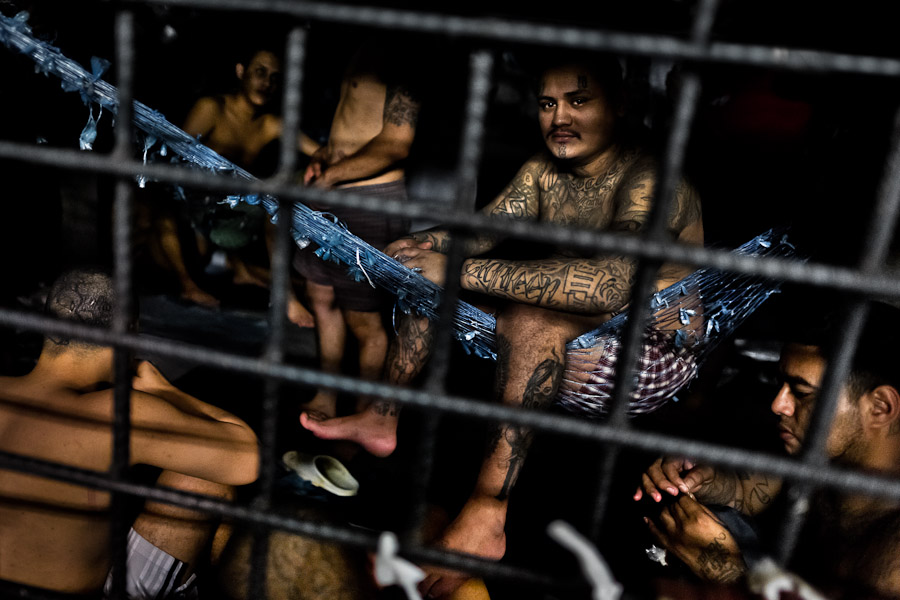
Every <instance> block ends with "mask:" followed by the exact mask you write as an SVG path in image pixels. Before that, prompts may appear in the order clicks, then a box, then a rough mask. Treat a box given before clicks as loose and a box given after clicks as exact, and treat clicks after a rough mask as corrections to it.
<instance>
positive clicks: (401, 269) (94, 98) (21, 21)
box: [0, 12, 794, 415]
mask: <svg viewBox="0 0 900 600" xmlns="http://www.w3.org/2000/svg"><path fill="white" fill-rule="evenodd" d="M27 21H28V14H27V13H24V12H23V13H19V14H18V15H16V16H15V17H14V18H9V17H6V16H4V15H0V42H2V43H3V44H4V45H6V46H7V47H9V48H11V49H13V50H16V51H18V52H20V53H22V54H25V55H27V56H29V57H30V58H31V59H32V60H33V61H34V63H35V71H36V72H38V73H43V74H44V75H45V76H49V75H51V74H52V75H54V76H56V77H59V78H60V80H61V82H62V83H61V85H62V88H63V90H66V91H77V92H78V93H79V94H80V96H81V99H82V101H83V102H84V103H85V104H86V105H88V107H89V108H90V114H89V117H88V122H87V124H86V125H85V128H84V130H83V132H82V134H81V137H80V140H79V145H80V147H81V149H83V150H90V149H91V148H92V145H93V142H94V139H95V138H96V135H97V121H98V120H99V119H100V117H101V116H102V114H103V110H104V109H106V110H109V111H110V112H112V113H113V114H116V113H117V110H118V106H119V104H118V91H117V90H116V88H115V87H114V86H112V85H110V84H109V83H107V82H106V81H104V80H103V79H101V76H102V75H103V73H104V71H105V70H106V69H107V68H108V66H109V62H108V61H105V60H102V59H98V58H96V57H95V58H92V59H91V71H90V72H88V71H87V70H86V69H84V68H83V67H82V66H81V65H79V64H78V63H76V62H75V61H73V60H71V59H69V58H67V57H66V56H64V55H63V54H62V53H61V52H60V51H59V49H58V48H55V47H54V46H51V45H50V44H48V43H46V42H44V41H41V40H38V39H36V38H34V37H33V36H32V35H31V29H30V28H29V26H28V23H27ZM94 104H96V105H98V115H97V117H96V118H95V117H94V110H93V105H94ZM134 125H135V126H136V127H137V128H138V129H140V130H141V131H142V132H143V133H144V136H145V137H144V143H143V156H144V162H145V163H146V161H147V158H148V154H149V153H151V150H152V149H153V148H154V147H155V146H156V145H157V144H159V148H158V150H156V151H155V152H154V154H156V155H158V156H163V157H164V156H167V155H168V153H169V151H171V152H172V153H174V154H175V155H177V156H178V157H180V158H181V160H183V161H184V162H185V163H187V164H188V165H189V166H192V167H194V168H200V169H205V170H209V171H212V172H215V173H218V174H225V175H228V176H231V177H237V178H240V179H246V180H255V179H256V178H255V177H253V175H251V174H250V173H249V172H247V171H246V170H244V169H242V168H240V167H239V166H237V165H235V164H234V163H232V162H231V161H229V160H227V159H225V158H223V157H222V156H220V155H219V154H217V153H216V152H214V151H212V150H211V149H210V148H208V147H206V146H204V145H203V144H201V143H199V142H198V141H197V140H196V139H194V138H193V137H191V136H190V135H188V134H187V133H186V132H184V131H182V130H181V129H179V128H178V127H176V126H175V125H173V124H172V123H170V122H168V121H167V120H166V119H165V117H164V116H163V115H162V114H161V113H159V112H157V111H155V110H152V109H151V108H149V107H148V106H146V105H144V104H142V103H140V102H138V101H134ZM172 160H173V161H175V160H177V159H174V158H173V159H172ZM145 183H146V179H145V178H143V177H140V178H138V184H139V185H140V186H141V187H143V185H144V184H145ZM225 201H226V202H228V203H229V204H230V205H231V206H232V207H235V206H237V205H238V203H240V202H246V203H247V204H251V205H256V204H259V205H261V206H262V207H263V208H264V209H265V210H266V212H268V213H269V215H270V216H271V219H272V222H276V221H277V218H278V202H277V201H276V199H275V198H273V197H272V196H268V195H257V194H251V195H243V196H240V195H234V196H228V197H227V198H226V200H225ZM291 233H292V236H293V237H294V240H295V242H296V243H297V245H298V246H300V247H301V248H303V247H306V246H307V245H308V244H309V243H310V241H312V242H315V243H316V244H317V245H318V246H319V248H318V249H317V250H316V254H317V255H318V256H319V257H320V258H321V259H322V260H326V261H327V260H331V261H334V262H337V263H342V264H345V265H347V266H348V274H349V276H350V277H353V278H354V279H355V280H357V281H368V282H369V284H370V285H372V286H373V287H376V286H377V287H380V288H382V289H385V290H388V291H390V292H391V293H393V294H395V295H396V296H397V306H398V307H399V308H400V310H402V311H403V312H405V313H410V312H411V311H415V312H416V313H418V314H420V315H422V316H426V317H428V318H429V319H432V320H434V319H436V318H437V315H438V306H439V305H440V300H441V292H442V289H441V288H440V287H439V286H437V285H435V284H434V283H433V282H431V281H429V280H428V279H426V278H425V277H423V276H421V275H420V274H419V273H417V272H415V271H413V270H411V269H409V268H407V267H405V266H403V265H402V264H400V263H399V262H397V261H396V260H394V259H392V258H390V257H388V256H387V255H386V254H384V253H383V252H381V251H380V250H378V249H376V248H374V247H372V246H371V245H369V244H368V243H366V242H365V241H363V240H361V239H360V238H358V237H356V236H355V235H353V234H352V233H351V232H349V231H347V229H346V227H345V226H344V225H343V224H342V223H340V222H339V221H338V219H336V218H335V217H334V216H332V215H329V214H328V213H321V212H317V211H314V210H312V209H310V208H309V207H307V206H305V205H303V204H301V203H293V205H292V207H291ZM736 252H740V253H742V254H750V255H760V256H763V255H774V256H793V255H794V248H793V246H791V245H790V244H789V243H788V242H787V241H786V239H785V237H784V235H783V234H782V233H779V232H774V231H769V232H766V233H764V234H762V235H760V236H758V237H756V238H754V239H753V240H751V241H750V242H748V243H747V244H744V245H743V246H741V247H740V248H738V249H737V250H736ZM778 288H779V285H778V283H776V282H773V281H769V280H766V279H764V278H762V277H754V276H746V275H738V274H733V273H722V272H719V271H715V270H711V269H701V270H699V271H696V272H695V273H694V274H692V275H690V276H689V277H687V278H686V279H684V280H683V281H681V282H679V283H677V284H675V285H674V286H672V287H670V288H668V289H666V290H663V291H661V292H659V293H657V294H656V295H655V296H654V298H653V306H652V308H653V311H654V312H653V315H652V317H651V319H650V325H649V327H648V331H647V336H646V337H645V344H644V346H645V347H644V349H643V352H642V358H641V360H642V362H641V372H640V373H639V376H638V381H637V388H636V390H635V392H634V394H633V396H632V403H631V412H632V413H641V412H648V411H650V410H654V409H655V408H657V407H658V406H659V405H661V404H662V403H663V402H665V401H666V400H668V399H669V398H671V397H672V396H673V395H674V394H675V393H676V392H677V391H678V389H679V388H680V387H682V386H683V385H685V384H686V383H687V382H688V381H690V379H691V378H692V377H693V376H694V375H695V374H696V371H697V366H698V365H699V364H700V362H701V361H702V360H703V358H704V357H705V356H706V354H707V353H708V351H709V349H711V348H712V347H713V346H714V345H715V343H716V342H718V341H719V340H721V339H723V338H725V337H726V336H727V335H728V334H730V333H731V332H733V331H734V329H736V328H737V326H738V325H740V324H741V323H742V322H743V320H744V319H746V318H747V316H749V315H750V313H752V312H753V311H754V310H755V309H756V308H757V307H758V306H759V305H760V304H761V303H762V302H764V301H765V300H766V298H768V297H769V295H771V294H772V293H774V292H775V291H777V290H778ZM626 319H627V316H626V314H625V313H623V314H621V315H619V316H618V317H616V318H614V319H612V320H610V321H608V322H607V323H605V324H604V325H603V326H602V327H600V328H599V329H597V330H595V331H592V332H589V333H586V334H584V335H582V336H581V337H579V338H577V339H576V340H574V341H572V342H570V343H569V344H568V345H567V359H566V362H567V370H566V381H565V382H564V384H563V386H562V389H561V391H560V395H559V401H560V403H561V404H562V405H563V406H565V407H566V408H568V409H570V410H573V411H576V412H583V413H587V414H591V415H602V414H604V412H605V411H606V405H607V402H608V399H609V391H610V389H611V387H610V386H611V383H610V382H611V377H610V373H612V372H614V365H615V356H616V352H617V349H618V344H619V342H618V332H619V330H620V329H621V327H622V325H623V324H624V322H625V320H626ZM495 325H496V323H495V320H494V317H493V316H491V315H488V314H486V313H484V312H483V311H480V310H479V309H477V308H475V307H474V306H472V305H471V304H468V303H466V302H463V301H458V303H457V307H456V311H455V313H454V315H453V323H452V328H453V332H454V336H455V337H456V338H457V339H458V340H459V341H460V342H461V344H462V345H463V348H464V349H465V350H466V352H467V353H469V354H474V355H476V356H479V357H482V358H490V359H496V351H495V349H496V345H495V339H494V329H495ZM673 357H675V358H673ZM676 359H677V361H681V362H680V363H679V364H681V366H675V367H673V366H672V365H674V364H676V362H677V361H676ZM673 361H675V362H673Z"/></svg>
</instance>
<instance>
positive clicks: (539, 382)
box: [490, 348, 563, 501]
mask: <svg viewBox="0 0 900 600" xmlns="http://www.w3.org/2000/svg"><path fill="white" fill-rule="evenodd" d="M550 354H551V356H550V357H549V358H546V359H544V360H543V361H541V363H540V364H539V365H538V366H537V368H536V369H535V370H534V372H533V373H532V374H531V377H529V379H528V382H527V383H526V384H525V392H524V393H523V395H522V406H523V407H524V408H537V409H542V408H544V407H545V406H547V405H549V404H550V402H552V401H553V398H554V397H555V396H556V390H557V388H558V387H559V382H560V379H561V378H562V373H563V359H562V358H561V357H560V355H559V352H557V350H556V349H555V348H553V349H551V350H550ZM531 438H532V432H531V430H530V429H529V428H527V427H516V426H512V425H500V426H499V427H498V428H497V430H496V431H495V433H494V435H493V436H492V440H491V449H490V450H491V452H495V451H496V450H497V449H498V447H499V445H500V441H501V440H503V441H505V442H506V444H507V446H509V456H508V457H504V458H503V459H501V461H500V464H499V466H500V467H501V469H504V468H505V469H506V478H505V479H504V481H503V486H502V488H501V489H500V492H499V493H498V494H497V495H496V496H495V497H496V499H497V500H500V501H503V500H506V499H507V498H509V493H510V491H511V490H512V488H513V486H514V485H515V484H516V480H517V479H518V478H519V472H520V471H521V470H522V465H523V464H524V463H525V456H526V455H527V454H528V447H529V446H530V445H531Z"/></svg>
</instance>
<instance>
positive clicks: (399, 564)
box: [375, 531, 425, 600]
mask: <svg viewBox="0 0 900 600" xmlns="http://www.w3.org/2000/svg"><path fill="white" fill-rule="evenodd" d="M399 548H400V543H399V542H398V541H397V536H396V535H394V533H393V532H391V531H384V532H382V534H381V537H380V538H378V553H377V554H376V555H375V581H377V582H378V584H379V585H383V586H388V585H399V586H400V587H401V588H402V589H403V591H404V592H405V593H406V597H407V598H409V600H422V596H420V595H419V590H418V589H416V586H418V585H419V583H420V582H421V581H422V580H423V579H425V571H423V570H422V569H420V568H419V567H417V566H416V565H414V564H412V563H411V562H409V561H408V560H406V559H405V558H400V557H399V556H397V550H398V549H399Z"/></svg>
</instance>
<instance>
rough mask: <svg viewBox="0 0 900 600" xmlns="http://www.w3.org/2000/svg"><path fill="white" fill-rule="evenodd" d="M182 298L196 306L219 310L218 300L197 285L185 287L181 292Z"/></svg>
mask: <svg viewBox="0 0 900 600" xmlns="http://www.w3.org/2000/svg"><path fill="white" fill-rule="evenodd" d="M181 297H182V298H184V299H185V300H189V301H191V302H193V303H195V304H199V305H201V306H206V307H208V308H218V306H219V300H218V298H216V297H215V296H213V295H212V294H208V293H207V292H204V291H203V290H201V289H200V288H199V287H197V286H196V285H194V286H185V287H184V289H182V290H181Z"/></svg>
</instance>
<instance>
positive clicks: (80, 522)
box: [0, 377, 111, 593]
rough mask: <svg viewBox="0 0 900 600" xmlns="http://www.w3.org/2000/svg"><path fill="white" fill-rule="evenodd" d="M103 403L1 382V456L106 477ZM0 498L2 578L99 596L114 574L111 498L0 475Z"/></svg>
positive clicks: (21, 381)
mask: <svg viewBox="0 0 900 600" xmlns="http://www.w3.org/2000/svg"><path fill="white" fill-rule="evenodd" d="M104 397H105V398H108V397H109V396H108V395H105V394H104V395H100V394H79V393H76V392H74V391H71V390H60V389H53V388H48V387H47V386H46V385H42V384H41V382H35V381H32V380H29V379H28V378H27V377H24V378H7V377H3V378H0V450H3V451H4V452H10V453H15V454H23V455H26V456H31V457H35V458H39V459H43V460H48V461H54V462H59V463H63V464H66V465H71V466H76V467H81V468H86V469H92V470H97V471H105V470H106V469H108V468H109V464H110V456H111V436H110V433H109V432H110V426H109V424H108V418H107V417H105V416H104V415H106V414H108V411H109V410H110V407H108V406H102V405H101V404H108V401H107V402H102V403H101V398H104ZM0 496H2V499H0V578H2V579H6V580H10V581H17V582H21V583H26V584H29V585H34V586H38V587H44V588H51V589H55V590H58V591H64V592H73V593H84V592H92V591H96V590H98V589H99V588H100V586H101V585H102V584H103V581H104V579H105V578H106V574H107V571H108V570H109V563H108V558H107V557H108V554H109V547H108V546H109V536H108V533H107V529H108V527H109V524H108V508H109V495H108V494H107V493H104V492H99V491H96V490H93V489H90V488H85V487H82V486H76V485H71V484H67V483H62V482H58V481H53V480H50V479H44V478H40V477H35V476H31V475H25V474H21V473H17V472H14V471H8V470H0ZM48 539H51V540H54V543H53V544H47V543H46V540H48Z"/></svg>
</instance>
